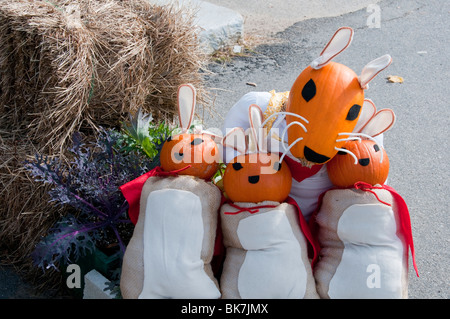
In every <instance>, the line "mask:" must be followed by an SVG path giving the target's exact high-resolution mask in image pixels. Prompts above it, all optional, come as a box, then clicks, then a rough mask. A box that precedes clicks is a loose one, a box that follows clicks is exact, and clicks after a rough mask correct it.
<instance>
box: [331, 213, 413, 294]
mask: <svg viewBox="0 0 450 319" xmlns="http://www.w3.org/2000/svg"><path fill="white" fill-rule="evenodd" d="M338 236H339V238H340V239H341V241H342V242H343V243H344V246H345V248H344V252H343V255H342V259H341V262H340V264H339V266H338V267H337V269H336V272H335V274H334V276H333V278H332V279H331V281H330V287H329V292H328V295H329V296H330V298H389V299H390V298H401V297H402V271H403V265H402V261H403V256H404V247H403V244H402V241H401V240H400V238H399V237H398V236H397V224H396V221H395V216H394V212H393V210H392V208H391V207H389V206H386V205H382V204H359V205H352V206H350V207H349V208H347V209H346V210H345V211H344V213H343V215H342V217H341V218H340V220H339V223H338Z"/></svg>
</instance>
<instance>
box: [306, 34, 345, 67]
mask: <svg viewBox="0 0 450 319" xmlns="http://www.w3.org/2000/svg"><path fill="white" fill-rule="evenodd" d="M352 39H353V29H352V28H350V27H342V28H339V29H338V30H337V31H336V32H335V33H334V35H333V37H332V38H331V40H330V41H329V42H328V44H327V45H326V46H325V48H324V49H323V50H322V52H321V53H320V56H319V57H318V58H317V59H315V60H314V61H312V62H311V67H312V68H313V69H316V70H317V69H320V68H321V67H323V66H325V65H326V64H327V63H328V62H330V61H331V60H332V59H333V58H334V57H336V56H337V55H338V54H339V53H341V52H342V51H344V50H345V49H347V47H348V46H349V45H350V43H351V42H352Z"/></svg>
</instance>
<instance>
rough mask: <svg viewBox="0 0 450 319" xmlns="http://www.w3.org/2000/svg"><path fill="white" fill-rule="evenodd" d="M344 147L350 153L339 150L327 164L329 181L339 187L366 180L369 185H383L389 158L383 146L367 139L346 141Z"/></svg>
mask: <svg viewBox="0 0 450 319" xmlns="http://www.w3.org/2000/svg"><path fill="white" fill-rule="evenodd" d="M343 148H344V149H346V150H348V151H349V152H352V153H353V154H354V155H355V156H356V158H357V161H356V162H355V160H354V158H353V157H352V156H350V154H348V153H346V152H343V151H339V152H338V154H337V155H336V156H335V157H333V159H332V160H331V161H329V162H328V164H327V169H328V176H329V178H330V180H331V182H332V183H333V184H334V185H336V186H339V187H351V186H353V185H354V184H355V183H356V182H366V183H369V184H371V185H376V184H380V185H383V184H384V183H385V182H386V179H387V177H388V173H389V158H388V156H387V154H386V151H385V150H384V148H382V147H380V146H379V145H378V144H377V143H376V142H374V141H372V140H368V139H361V140H353V141H347V142H346V143H345V144H344V147H343Z"/></svg>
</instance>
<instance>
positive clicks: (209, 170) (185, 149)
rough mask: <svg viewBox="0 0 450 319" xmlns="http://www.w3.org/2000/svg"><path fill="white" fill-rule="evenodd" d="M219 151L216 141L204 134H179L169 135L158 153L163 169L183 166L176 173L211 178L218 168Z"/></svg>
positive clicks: (172, 169)
mask: <svg viewBox="0 0 450 319" xmlns="http://www.w3.org/2000/svg"><path fill="white" fill-rule="evenodd" d="M219 159H220V153H219V148H218V147H217V144H216V142H214V140H213V139H212V138H211V137H210V136H208V135H206V134H187V133H185V134H179V135H176V136H173V137H170V138H169V139H168V140H167V141H166V142H165V143H164V145H163V147H162V149H161V154H160V162H161V167H162V169H163V170H165V171H175V170H180V169H183V168H185V167H186V166H188V165H190V166H191V167H189V168H187V169H184V170H182V171H180V172H178V174H180V175H193V176H196V177H199V178H203V179H209V178H211V177H212V176H213V175H214V173H215V172H216V171H217V170H218V168H219Z"/></svg>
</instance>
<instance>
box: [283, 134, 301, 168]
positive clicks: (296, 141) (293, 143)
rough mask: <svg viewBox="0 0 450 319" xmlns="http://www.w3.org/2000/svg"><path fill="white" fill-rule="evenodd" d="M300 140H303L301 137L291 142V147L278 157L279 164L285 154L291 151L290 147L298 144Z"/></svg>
mask: <svg viewBox="0 0 450 319" xmlns="http://www.w3.org/2000/svg"><path fill="white" fill-rule="evenodd" d="M301 140H303V137H299V138H298V139H296V140H295V141H294V142H292V144H291V145H289V146H288V147H287V148H286V150H285V151H284V153H283V155H281V157H280V164H281V162H282V161H283V159H284V157H285V156H286V155H287V153H288V152H289V151H290V150H291V148H292V146H294V145H295V144H296V143H298V142H300V141H301Z"/></svg>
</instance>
